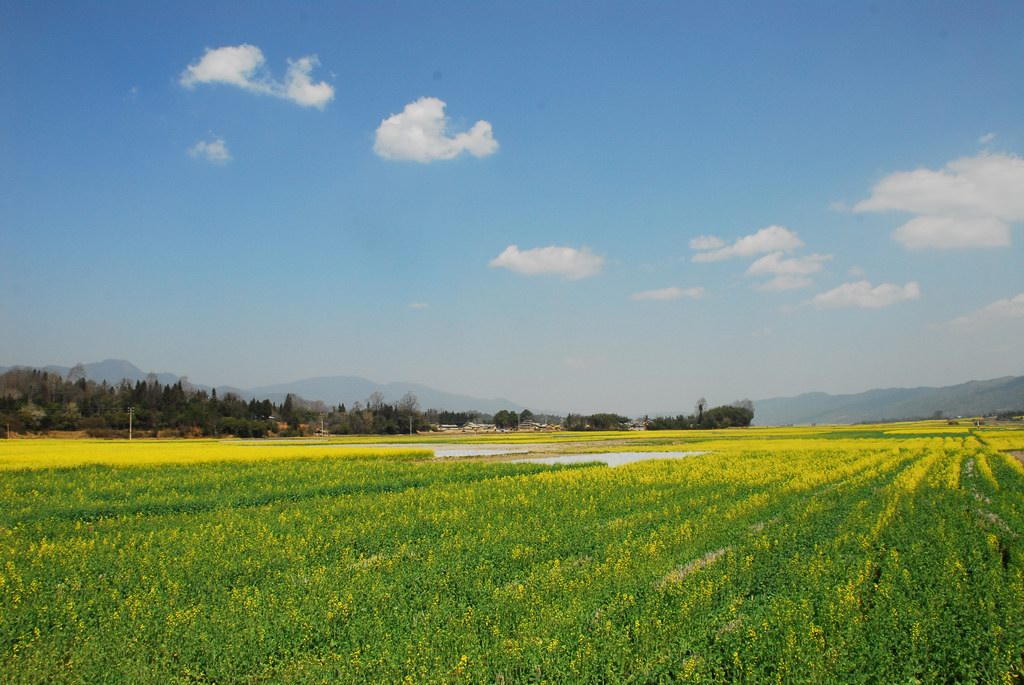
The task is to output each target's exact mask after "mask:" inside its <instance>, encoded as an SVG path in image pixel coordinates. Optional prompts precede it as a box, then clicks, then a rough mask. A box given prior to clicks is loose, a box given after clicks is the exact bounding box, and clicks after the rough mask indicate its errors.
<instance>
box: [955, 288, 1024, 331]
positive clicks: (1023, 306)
mask: <svg viewBox="0 0 1024 685" xmlns="http://www.w3.org/2000/svg"><path fill="white" fill-rule="evenodd" d="M1003 319H1024V293H1020V294H1019V295H1017V296H1015V297H1010V298H1003V299H1002V300H996V301H995V302H993V303H992V304H988V305H985V306H984V307H982V308H981V309H978V310H975V311H973V312H971V313H970V314H965V315H964V316H960V317H957V318H955V319H953V320H952V321H951V322H950V323H952V324H953V325H954V326H963V327H970V326H975V325H978V324H983V323H988V322H991V321H999V320H1003Z"/></svg>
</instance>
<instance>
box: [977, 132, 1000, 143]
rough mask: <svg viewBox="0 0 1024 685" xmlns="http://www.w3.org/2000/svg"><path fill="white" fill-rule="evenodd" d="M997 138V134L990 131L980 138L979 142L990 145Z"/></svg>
mask: <svg viewBox="0 0 1024 685" xmlns="http://www.w3.org/2000/svg"><path fill="white" fill-rule="evenodd" d="M995 139H996V134H995V133H991V132H989V133H986V134H985V135H983V136H982V137H981V138H978V142H979V143H981V144H982V145H988V144H989V143H991V142H992V141H993V140H995Z"/></svg>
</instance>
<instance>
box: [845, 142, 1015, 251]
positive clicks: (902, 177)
mask: <svg viewBox="0 0 1024 685" xmlns="http://www.w3.org/2000/svg"><path fill="white" fill-rule="evenodd" d="M853 211H855V212H910V213H912V214H917V215H919V216H917V217H915V218H914V219H911V220H910V221H909V222H907V223H906V224H904V225H903V226H901V227H900V228H898V229H896V231H895V232H894V233H893V237H895V238H896V239H897V240H899V241H900V242H901V243H903V244H904V245H905V246H907V247H909V248H912V249H920V248H961V247H1004V246H1006V245H1009V244H1010V227H1009V225H1008V224H1012V223H1016V222H1020V221H1024V159H1021V158H1020V157H1018V156H1016V155H1010V154H1005V153H990V152H982V153H980V154H978V155H976V156H974V157H962V158H960V159H957V160H954V161H952V162H950V163H949V164H947V165H946V166H945V167H944V168H942V169H940V170H938V171H934V170H931V169H916V170H914V171H900V172H896V173H894V174H890V175H889V176H886V177H885V178H883V179H882V180H881V181H879V182H878V183H877V184H876V185H875V187H874V188H872V190H871V197H869V198H867V199H866V200H862V201H861V202H859V203H857V205H855V206H854V208H853Z"/></svg>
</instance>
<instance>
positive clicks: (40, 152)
mask: <svg viewBox="0 0 1024 685" xmlns="http://www.w3.org/2000/svg"><path fill="white" fill-rule="evenodd" d="M2 13H3V16H4V20H3V21H2V22H0V232H2V241H3V249H2V250H0V292H2V294H3V297H2V298H0V317H2V320H3V321H4V325H3V327H2V331H3V332H2V333H0V364H3V365H12V364H51V363H54V364H65V365H67V364H73V363H75V362H77V361H83V362H89V361H95V360H99V359H103V358H107V357H119V358H125V359H128V360H130V361H132V362H133V363H135V364H137V365H138V366H140V367H142V368H144V369H146V370H155V371H172V372H175V373H180V374H186V375H188V376H189V378H190V379H192V380H193V381H194V382H200V383H208V384H232V385H237V386H241V387H246V386H255V385H259V384H266V383H273V382H282V381H287V380H294V379H298V378H303V377H308V376H318V375H335V374H339V375H342V374H343V375H361V376H365V377H367V378H370V379H373V380H376V381H380V382H388V381H399V380H401V381H413V382H420V383H424V384H427V385H432V386H435V387H438V388H441V389H445V390H449V391H453V392H461V393H467V394H471V395H476V396H485V397H494V396H504V397H508V398H510V399H512V400H515V401H516V402H519V403H522V404H525V405H527V406H530V407H533V408H535V409H556V410H561V411H570V410H571V411H598V410H610V411H620V412H625V413H630V414H639V413H643V412H668V411H671V412H675V411H688V410H690V409H691V408H692V406H693V403H694V402H695V401H696V399H697V398H698V397H701V396H705V397H707V398H708V399H709V400H710V401H711V402H712V403H717V402H728V401H731V400H734V399H739V398H741V397H749V398H752V399H761V398H767V397H772V396H779V395H792V394H797V393H800V392H805V391H810V390H824V391H827V392H833V393H836V392H857V391H861V390H865V389H868V388H872V387H889V386H914V385H944V384H950V383H957V382H962V381H965V380H969V379H976V378H991V377H996V376H1001V375H1008V374H1015V375H1016V374H1022V373H1024V361H1022V356H1021V344H1020V341H1021V340H1022V339H1024V259H1022V256H1024V252H1022V247H1021V246H1022V243H1024V236H1022V234H1021V233H1022V232H1021V225H1022V223H1024V161H1022V159H1021V157H1020V155H1021V154H1022V153H1024V88H1022V87H1021V84H1022V83H1024V80H1022V77H1024V50H1022V48H1021V41H1020V36H1021V35H1024V10H1022V9H1021V6H1020V4H1019V3H1016V2H1002V3H1000V2H995V3H989V2H980V3H971V4H969V5H968V4H963V3H944V2H919V3H915V2H901V3H854V2H850V3H821V2H805V3H792V2H789V3H733V2H729V3H681V2H670V3H643V2H641V3H634V2H631V3H600V2H597V3H595V2H588V3H531V2H516V3H501V4H497V3H470V2H467V3H420V2H408V3H404V2H399V3H348V2H346V3H291V4H285V3H262V4H259V3H258V4H250V3H206V2H204V3H173V4H171V5H158V4H156V3H106V2H104V3H99V2H90V3H67V4H62V3H48V2H31V3H28V2H24V3H23V2H17V3H14V2H3V6H2Z"/></svg>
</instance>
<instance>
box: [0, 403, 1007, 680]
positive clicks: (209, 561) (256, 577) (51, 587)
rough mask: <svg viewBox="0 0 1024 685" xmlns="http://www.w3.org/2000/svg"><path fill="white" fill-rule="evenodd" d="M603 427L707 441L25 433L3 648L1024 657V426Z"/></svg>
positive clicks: (693, 668)
mask: <svg viewBox="0 0 1024 685" xmlns="http://www.w3.org/2000/svg"><path fill="white" fill-rule="evenodd" d="M507 437H508V436H502V439H501V441H500V442H511V440H508V439H507ZM517 437H519V436H517ZM543 437H545V438H547V440H546V442H553V441H554V440H553V439H552V438H551V436H543ZM602 437H603V438H604V440H597V439H595V436H594V435H591V434H588V435H582V436H581V435H578V434H577V435H571V434H565V435H559V436H557V440H559V441H564V442H565V445H566V448H567V449H569V450H576V451H579V450H581V449H583V448H582V447H581V445H583V444H584V443H587V442H589V443H592V444H591V445H590V446H589V447H587V450H588V451H601V450H604V451H610V450H613V449H627V448H628V449H629V450H650V451H653V452H655V453H657V452H658V451H661V450H668V449H675V450H700V451H701V452H702V453H701V454H699V455H694V456H690V457H687V458H683V459H653V460H650V461H644V462H639V463H634V464H630V465H627V466H622V467H617V468H608V467H606V466H603V465H598V464H594V465H590V464H587V465H576V466H571V467H569V466H544V465H540V464H530V463H511V462H509V461H501V460H495V459H451V460H434V459H430V458H429V456H430V453H429V452H424V451H422V450H421V451H414V450H410V449H403V448H390V447H389V448H384V447H380V448H376V447H369V448H368V447H365V446H363V447H359V446H356V445H354V444H353V442H354V441H352V440H342V441H336V442H331V443H328V444H327V445H326V446H325V444H324V443H318V444H313V443H312V441H307V442H306V443H263V444H262V445H261V444H260V443H244V442H214V441H208V442H204V441H194V442H186V441H182V442H155V441H154V442H145V441H135V442H133V443H127V442H101V441H95V442H92V441H47V440H21V441H18V440H12V441H4V442H0V468H2V469H3V472H2V473H0V674H2V676H3V678H2V679H3V680H4V681H5V682H12V683H37V682H74V683H77V682H82V683H87V682H88V683H93V682H103V683H111V682H112V683H176V682H177V683H197V682H217V683H257V682H259V683H267V682H269V683H339V682H340V683H402V682H405V683H527V682H528V683H540V682H547V683H586V682H593V683H626V682H629V683H659V682H663V683H677V682H700V683H737V682H739V683H766V682H780V683H852V682H864V683H911V682H919V683H931V682H963V683H976V682H978V683H1017V682H1021V681H1022V678H1024V673H1022V654H1024V543H1022V539H1021V534H1022V533H1024V467H1022V466H1021V463H1020V462H1019V461H1018V460H1017V459H1016V458H1015V457H1014V456H1012V455H1011V454H1008V453H1007V450H1015V449H1024V432H1021V431H1016V432H1014V431H1003V430H999V429H996V428H993V429H974V428H962V427H956V426H946V425H944V424H940V423H922V424H903V425H885V426H868V427H864V426H857V427H850V428H837V427H806V428H785V429H747V430H730V431H683V432H679V433H671V434H668V433H665V434H655V433H651V434H644V433H640V434H637V433H633V434H625V433H623V434H616V435H614V436H609V435H607V434H605V435H603V436H602ZM421 441H422V440H421ZM541 441H542V440H541V439H540V438H538V437H537V436H533V435H531V436H529V438H528V439H527V438H526V437H522V439H521V440H519V442H520V443H522V444H527V445H528V444H530V443H531V442H541ZM485 442H496V441H494V440H488V441H485ZM624 444H625V445H627V447H625V448H624V447H623V445H624Z"/></svg>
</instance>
